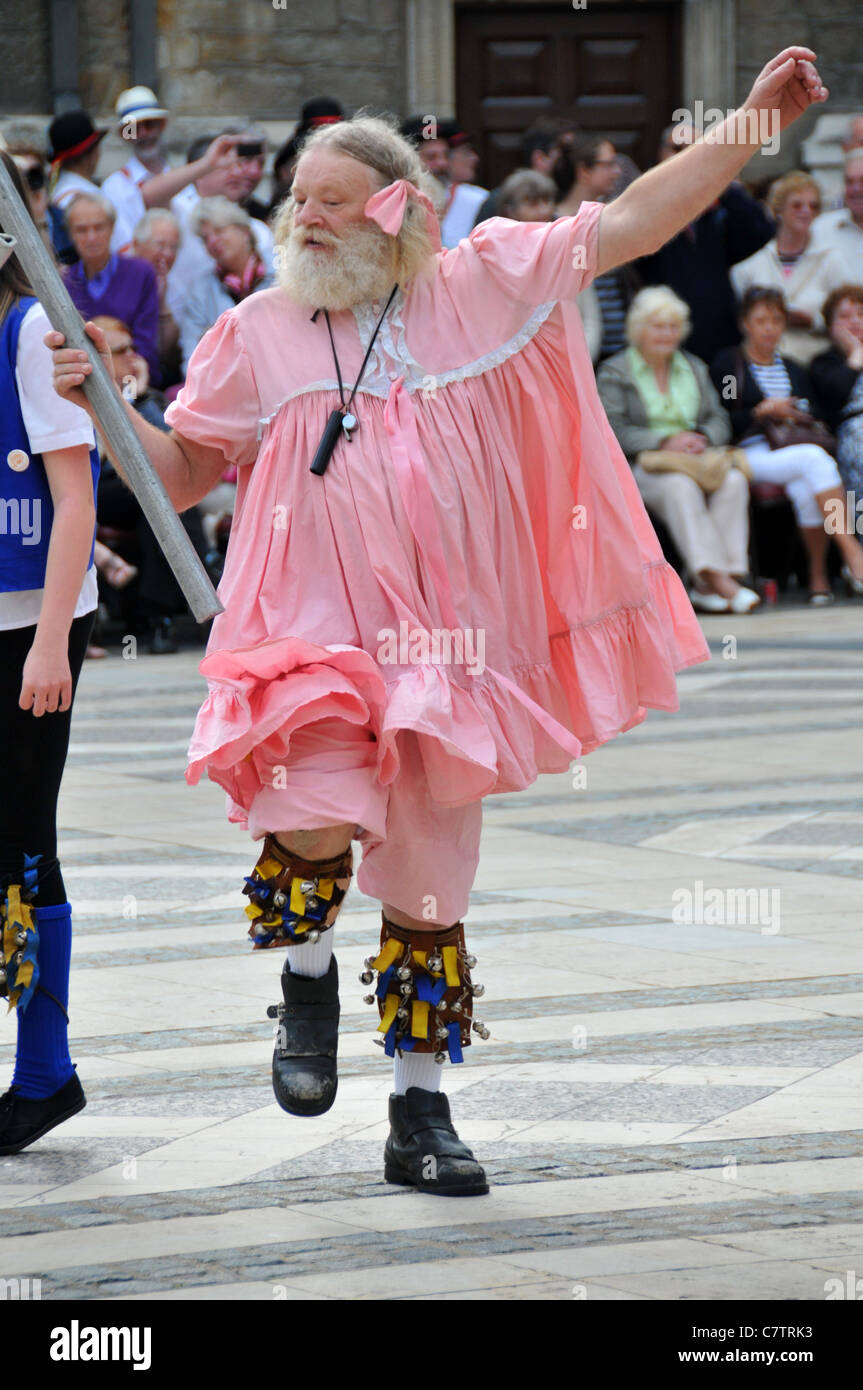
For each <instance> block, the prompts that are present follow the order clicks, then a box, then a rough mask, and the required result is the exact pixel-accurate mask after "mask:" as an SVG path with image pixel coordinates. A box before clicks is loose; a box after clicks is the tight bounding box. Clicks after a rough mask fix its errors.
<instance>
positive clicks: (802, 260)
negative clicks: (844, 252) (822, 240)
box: [731, 170, 843, 366]
mask: <svg viewBox="0 0 863 1390" xmlns="http://www.w3.org/2000/svg"><path fill="white" fill-rule="evenodd" d="M769 205H770V211H771V212H772V213H773V216H774V217H775V218H776V236H775V237H773V238H772V240H770V241H768V243H767V245H766V246H763V247H762V248H761V250H760V251H756V253H755V255H754V256H750V257H749V258H748V259H747V260H745V261H741V262H740V264H739V265H736V266H735V267H734V269H733V270H732V272H731V280H732V283H733V285H734V288H735V290H736V291H737V294H738V295H739V296H741V297H742V295H743V293H744V291H746V290H748V289H751V288H752V287H753V286H754V285H771V286H772V287H773V288H775V289H778V290H781V291H782V294H783V296H784V298H785V303H786V306H787V315H788V317H787V326H786V329H785V333H784V335H783V338H782V341H781V343H780V344H779V351H780V352H781V353H783V354H784V355H785V356H786V357H793V358H795V359H796V361H798V362H800V363H802V364H803V365H804V366H805V365H806V364H807V363H809V362H811V361H812V358H813V357H814V356H815V354H816V353H817V352H822V351H823V350H824V349H825V348H827V347H828V346H829V339H828V336H827V331H826V329H825V327H824V320H823V319H822V317H821V305H822V304H823V303H824V299H825V296H826V295H828V294H829V293H830V291H831V290H834V289H836V288H837V287H838V286H839V285H841V284H842V279H843V276H842V262H841V260H840V259H839V257H838V256H837V255H836V253H835V251H831V250H829V249H827V248H824V249H822V250H814V249H813V247H812V236H811V233H812V223H813V222H814V221H815V218H816V217H817V216H818V213H819V212H820V211H821V190H820V189H819V187H818V184H817V183H816V182H815V180H814V179H813V178H812V175H811V174H804V173H801V172H800V171H799V170H794V171H793V172H792V173H790V174H785V175H783V177H782V178H781V179H777V180H776V182H775V183H774V184H773V186H772V188H771V190H770V196H769Z"/></svg>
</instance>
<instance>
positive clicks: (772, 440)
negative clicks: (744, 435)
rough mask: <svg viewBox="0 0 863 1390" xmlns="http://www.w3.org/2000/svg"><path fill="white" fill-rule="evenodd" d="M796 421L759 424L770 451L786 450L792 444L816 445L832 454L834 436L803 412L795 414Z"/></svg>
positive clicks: (819, 421)
mask: <svg viewBox="0 0 863 1390" xmlns="http://www.w3.org/2000/svg"><path fill="white" fill-rule="evenodd" d="M797 416H798V418H797V419H796V420H771V419H770V418H769V417H768V418H767V419H765V420H762V422H761V430H762V433H763V435H764V438H765V439H766V440H767V443H768V444H769V445H770V447H771V449H788V448H790V447H791V445H792V444H817V445H818V446H819V448H821V449H826V450H827V453H828V454H832V453H834V452H835V449H836V436H835V435H833V434H831V433H830V431H829V430H828V428H827V426H826V425H825V424H824V423H823V422H822V421H821V420H816V419H815V416H814V415H810V414H809V413H808V412H807V411H805V410H800V411H798V412H797Z"/></svg>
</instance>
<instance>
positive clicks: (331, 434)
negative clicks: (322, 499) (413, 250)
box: [311, 285, 398, 475]
mask: <svg viewBox="0 0 863 1390" xmlns="http://www.w3.org/2000/svg"><path fill="white" fill-rule="evenodd" d="M397 289H398V285H393V287H392V290H391V291H390V297H389V299H388V300H387V302H386V304H385V305H384V310H383V313H382V314H381V316H380V318H379V319H378V321H377V324H376V325H375V331H374V333H373V334H372V336H371V340H370V342H369V345H368V347H367V348H366V355H365V357H364V358H363V364H362V366H361V367H360V370H359V373H358V374H357V379H356V381H355V382H354V387H353V390H352V391H351V394H350V396H349V397H348V399H347V401H346V400H345V387H344V382H343V381H342V369H341V367H340V366H339V357H338V353H337V352H336V343H335V339H334V338H333V329H332V324H331V323H330V316H329V312H328V311H327V310H326V309H325V310H324V318H325V319H326V321H327V332H328V333H329V335H330V346H331V347H332V350H333V361H334V363H335V365H336V379H337V381H338V383H339V399H340V401H341V403H342V404H341V406H340V408H339V409H338V410H334V411H333V413H332V414H331V416H330V418H329V420H328V421H327V424H326V428H325V430H324V432H323V434H322V436H321V442H320V444H319V445H318V448H317V452H316V454H315V457H314V458H313V460H312V463H311V471H312V473H317V474H318V475H320V474H322V473H325V472H326V468H327V464H328V463H329V461H330V459H331V458H332V456H333V450H334V449H335V447H336V445H337V443H338V442H339V439H340V437H341V435H342V434H344V435H345V437H346V439H347V441H348V443H349V444H350V443H351V430H355V429H356V428H357V427H358V425H359V421H358V420H357V418H356V416H355V415H352V414H351V406H352V405H353V403H354V396H355V395H356V394H357V389H358V387H359V384H360V382H361V381H362V379H363V373H364V372H365V369H366V367H367V366H368V361H369V358H370V357H371V355H372V348H373V347H374V345H375V340H376V338H377V336H378V333H379V332H380V329H381V324H382V323H383V321H384V319H385V318H386V314H387V310H388V309H389V307H390V305H391V304H392V302H393V300H394V299H395V295H396V290H397ZM319 313H320V310H319V309H316V310H315V312H314V314H313V315H312V323H314V321H315V319H316V318H317V316H318V314H319Z"/></svg>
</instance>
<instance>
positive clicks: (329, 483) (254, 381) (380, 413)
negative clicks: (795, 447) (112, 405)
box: [166, 203, 709, 838]
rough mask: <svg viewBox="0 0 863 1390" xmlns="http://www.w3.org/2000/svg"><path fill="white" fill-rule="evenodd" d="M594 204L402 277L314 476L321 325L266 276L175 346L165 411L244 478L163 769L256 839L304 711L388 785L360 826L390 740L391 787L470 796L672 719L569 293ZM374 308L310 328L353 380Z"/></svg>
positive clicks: (653, 570) (478, 243)
mask: <svg viewBox="0 0 863 1390" xmlns="http://www.w3.org/2000/svg"><path fill="white" fill-rule="evenodd" d="M601 211H602V209H601V207H600V205H599V204H596V203H585V204H582V206H581V208H580V209H579V212H578V214H577V215H576V216H575V217H574V218H560V219H558V220H557V221H554V222H551V223H548V224H535V223H516V222H509V221H504V220H502V219H493V220H492V221H490V222H486V223H483V224H482V225H481V226H479V227H478V228H476V229H475V230H474V232H473V233H472V234H471V236H470V237H469V238H468V239H467V240H465V241H462V242H461V243H460V244H459V245H458V246H457V247H455V248H453V249H451V250H445V251H443V252H442V253H441V254H440V255H439V256H438V258H437V268H436V273H435V274H434V275H433V276H431V277H428V278H419V279H417V280H416V281H415V282H414V283H413V284H412V286H411V287H410V289H409V291H408V293H407V294H406V295H405V294H402V293H401V292H399V293H398V295H397V297H396V300H395V301H394V304H393V306H392V308H391V310H390V313H389V314H388V316H387V319H386V321H385V323H384V326H383V328H382V329H381V332H380V334H379V337H378V340H377V344H376V346H375V349H374V351H373V354H372V357H371V359H370V361H369V365H368V367H367V369H366V373H365V376H364V378H363V383H362V386H361V387H360V390H359V392H358V393H357V397H356V400H355V402H354V407H353V410H354V414H355V415H356V416H357V418H358V420H359V426H358V429H357V430H356V432H355V433H354V436H353V439H352V440H351V442H350V443H348V442H347V441H340V442H339V444H338V445H337V447H336V451H335V453H334V455H333V458H332V460H331V462H330V464H329V467H328V469H327V471H326V473H325V475H324V476H323V477H318V476H316V475H314V474H312V473H311V472H310V471H309V464H310V462H311V460H312V457H313V456H314V453H315V450H316V448H317V445H318V443H319V440H320V436H321V433H322V431H323V427H324V425H325V423H326V421H327V418H328V416H329V414H330V412H331V410H333V409H334V408H335V407H336V406H337V405H338V403H339V397H338V391H337V384H336V376H335V370H334V365H333V356H332V350H331V347H330V342H329V337H328V334H327V329H326V324H325V322H324V319H323V315H319V317H318V320H317V322H315V323H312V322H311V315H310V312H309V310H307V309H302V308H300V307H298V306H297V305H295V304H293V303H292V302H291V301H290V300H289V299H288V298H287V297H286V296H285V295H284V293H283V292H282V291H281V290H278V289H273V290H266V291H263V292H260V293H258V294H255V295H253V296H251V297H250V298H248V299H246V300H244V301H243V302H242V303H241V304H239V305H238V306H237V307H236V308H234V309H231V310H229V311H228V312H227V313H225V314H223V315H222V317H221V318H220V319H219V320H218V322H217V323H216V324H215V325H214V327H213V328H212V329H210V331H209V332H208V333H207V334H206V335H205V337H204V338H203V339H202V341H201V342H200V344H199V345H198V347H197V349H196V351H195V353H194V355H193V357H192V360H191V364H190V367H189V374H188V380H187V383H186V385H185V387H184V388H183V390H182V391H181V392H180V395H179V397H178V398H177V400H176V402H174V404H172V405H171V406H170V408H169V410H168V412H167V416H166V418H167V420H168V422H169V424H170V425H171V426H172V427H173V428H174V429H176V430H177V432H178V433H179V434H181V435H183V436H185V437H186V438H189V439H192V440H195V441H197V442H199V443H201V444H204V445H209V446H210V447H213V448H218V449H220V450H222V452H223V453H224V455H225V458H226V460H227V461H228V463H231V464H235V465H236V466H237V468H238V470H239V481H238V494H237V507H236V512H235V518H234V526H233V530H232V533H231V539H230V545H229V550H228V556H227V563H226V566H225V573H224V577H223V579H222V583H221V585H220V589H219V594H220V597H221V600H222V603H223V604H224V606H225V612H224V613H222V614H220V615H219V617H217V618H216V620H215V622H214V624H213V629H212V635H211V638H210V642H209V647H208V651H207V655H206V657H205V658H204V660H203V661H202V663H201V671H202V673H203V674H204V675H205V676H206V678H207V682H208V686H209V695H208V698H207V699H206V701H205V703H204V705H203V707H202V709H201V711H200V713H199V715H198V719H197V723H196V725H195V730H194V734H193V737H192V741H191V745H190V749H189V765H188V768H187V772H186V777H187V780H188V781H189V782H193V783H194V782H197V781H198V780H199V778H200V777H201V775H202V774H203V773H204V772H205V771H206V772H207V774H208V775H209V776H210V778H212V779H213V780H215V781H216V782H218V783H219V784H220V785H221V786H223V787H224V788H225V790H226V792H227V793H228V813H229V816H230V818H231V819H232V820H235V821H237V822H239V823H240V824H242V825H244V826H246V825H248V826H249V828H250V829H251V830H252V833H253V834H258V835H260V834H263V832H264V829H265V828H267V827H266V817H269V819H270V825H269V828H271V829H278V828H289V827H291V826H292V825H293V826H295V828H299V825H298V824H297V822H296V821H293V822H292V821H291V820H290V817H288V819H286V820H285V821H284V824H283V826H279V825H278V824H274V823H273V821H272V817H273V815H274V811H275V808H274V802H273V797H274V794H277V792H278V789H275V792H274V788H273V785H272V784H273V778H272V776H271V769H272V767H273V766H274V765H278V764H279V760H280V759H281V762H282V763H284V762H285V760H286V759H287V758H289V755H290V748H291V735H292V734H293V735H295V736H296V735H297V734H298V731H301V730H302V729H304V728H306V729H307V726H308V725H309V724H311V723H313V722H317V721H321V720H328V721H330V722H329V723H328V724H327V725H326V726H324V727H325V728H327V729H332V728H335V727H336V726H335V725H334V724H333V722H332V721H333V720H336V719H341V720H347V721H348V722H349V723H350V722H353V724H355V725H356V726H357V727H359V726H363V727H365V729H366V730H367V731H369V733H370V736H371V737H372V739H373V742H372V744H371V746H370V748H369V750H368V758H367V762H368V761H369V760H370V761H371V764H372V767H373V775H374V779H375V785H376V787H377V788H378V789H379V790H380V791H381V792H382V793H384V796H383V800H381V801H378V802H377V803H376V805H377V809H375V807H372V806H370V809H369V819H368V820H366V821H364V822H361V823H363V824H365V825H366V826H367V828H368V829H369V830H370V831H371V832H373V833H374V835H375V836H377V837H379V838H380V837H382V836H385V834H386V825H385V823H384V821H383V818H382V813H381V810H380V808H381V807H384V808H385V806H386V797H385V791H386V788H387V787H389V786H392V785H393V784H394V782H395V780H396V779H397V778H398V775H399V770H400V762H401V761H402V759H401V753H400V750H401V749H402V748H403V747H404V743H403V740H404V738H405V734H404V732H403V731H413V732H414V733H415V734H416V735H417V741H418V746H419V749H420V751H421V759H416V758H414V757H412V758H411V768H412V769H413V771H412V772H411V774H410V775H411V776H414V777H416V776H418V775H419V776H422V777H424V778H425V779H426V782H427V790H428V792H429V793H430V795H431V797H432V798H433V799H434V801H435V802H436V803H438V804H440V805H443V806H449V807H458V806H466V805H468V804H470V803H473V802H477V801H478V800H479V799H480V798H482V797H484V796H487V795H489V794H490V793H493V792H509V791H516V790H520V789H522V788H524V787H527V786H529V785H530V784H531V782H533V781H534V779H535V778H536V776H537V775H538V773H540V772H562V771H565V770H566V769H567V768H568V767H569V764H570V762H571V760H572V759H573V758H576V757H578V756H580V754H581V753H588V752H590V751H591V750H592V749H594V748H596V747H598V746H599V745H600V744H602V743H605V742H606V741H607V740H608V739H611V738H614V736H615V735H616V734H618V733H620V732H622V731H623V730H625V729H629V728H632V726H633V725H635V724H638V723H640V722H641V721H642V720H643V719H644V718H645V715H646V711H647V709H648V707H652V708H656V709H664V710H675V709H677V707H678V700H677V690H676V682H675V679H674V672H675V671H677V670H680V669H682V668H683V667H686V666H689V665H692V664H693V663H695V662H700V661H705V660H707V659H708V656H709V652H708V648H707V646H706V643H705V641H704V637H703V635H702V632H701V629H700V627H699V624H698V621H697V619H696V617H695V615H694V613H693V611H692V608H691V606H690V604H689V601H688V599H687V597H686V593H685V591H684V589H683V586H682V584H681V582H680V580H679V579H678V577H677V575H676V574H675V572H674V570H673V569H671V568H670V566H669V565H668V564H667V563H666V562H665V560H664V559H663V557H662V553H661V550H660V548H659V544H658V542H657V539H656V536H655V533H654V531H653V528H652V526H651V524H650V521H649V520H648V517H647V514H646V512H645V509H644V505H643V503H642V501H641V498H640V495H639V492H638V489H637V487H636V484H635V482H634V480H633V478H632V473H631V470H630V468H629V466H628V464H627V462H626V460H625V458H624V456H623V454H622V452H621V450H620V448H619V446H618V444H617V442H616V440H615V437H614V435H613V434H612V431H611V428H610V426H609V424H608V421H607V420H606V417H605V414H604V411H603V409H602V406H601V404H600V401H599V397H598V395H597V392H596V387H595V384H594V374H593V369H592V366H591V362H590V358H589V356H588V353H587V349H586V347H585V343H584V335H583V332H582V328H581V320H580V317H579V313H578V310H577V308H576V306H575V304H574V300H575V296H576V295H577V294H578V292H579V291H580V290H581V289H583V288H584V287H585V286H586V285H587V284H589V283H590V280H591V279H592V277H593V274H594V272H595V266H596V241H597V233H598V224H599V217H600V213H601ZM382 307H383V306H382V305H378V306H375V305H369V304H365V305H361V306H358V307H357V308H356V309H354V310H345V311H342V312H338V313H333V314H331V315H330V318H331V322H332V327H333V333H334V337H335V342H336V348H337V351H338V357H339V362H340V364H341V370H342V376H343V379H344V381H345V382H346V383H347V384H348V387H350V386H352V385H353V382H354V380H355V378H356V375H357V372H358V370H359V367H360V363H361V361H362V357H363V354H364V351H365V348H366V345H367V344H368V342H369V339H370V337H371V333H372V330H373V327H374V324H375V322H376V319H377V313H378V312H379V310H380V308H382ZM423 634H425V635H426V638H428V639H429V640H426V641H425V645H424V638H423ZM429 634H430V635H431V636H430V638H429ZM435 634H443V636H439V637H438V638H437V639H436V640H437V642H438V646H437V647H436V646H435V641H434V640H432V639H435ZM446 634H450V639H452V634H462V638H463V640H464V642H465V644H466V646H465V654H464V659H463V660H462V661H461V662H459V660H458V657H459V655H460V654H461V653H460V650H459V648H458V646H457V645H456V647H455V649H454V651H453V652H450V653H449V654H450V655H451V656H453V657H454V659H453V660H451V661H450V662H449V663H447V662H446V659H445V658H446V655H447V652H446V641H447V638H446ZM441 643H443V645H441ZM480 643H482V644H484V650H483V652H482V659H481V661H480V660H478V659H477V658H476V654H477V651H478V647H479V644H480ZM471 655H472V656H473V657H474V660H473V662H472V664H471V663H469V661H468V657H469V656H471ZM469 667H470V669H469ZM480 667H481V669H480ZM332 756H333V757H334V758H336V759H337V753H336V752H333V753H332ZM334 765H335V764H334ZM417 768H420V769H421V771H420V772H419V773H418V772H417V770H416V769H417ZM405 771H406V772H407V768H406V769H405ZM331 785H332V787H333V788H336V783H335V782H332V783H331ZM286 794H287V795H288V796H290V795H291V792H290V789H288V790H287V792H286ZM330 795H331V796H334V800H333V802H332V810H333V816H331V817H330V820H331V821H332V819H333V817H334V819H335V820H336V821H342V820H345V819H349V817H347V816H345V815H344V814H339V813H338V811H339V798H338V795H337V792H336V791H334V792H331V793H330ZM256 806H257V807H258V809H259V810H261V808H262V807H263V806H266V816H265V817H264V819H263V821H262V820H261V818H260V817H259V816H258V815H257V814H256V811H255V808H256ZM316 809H317V810H318V811H319V810H320V806H318V807H317V808H316ZM358 819H359V817H358ZM312 823H314V821H313V822H312ZM317 823H318V824H325V823H326V821H321V820H318V822H317Z"/></svg>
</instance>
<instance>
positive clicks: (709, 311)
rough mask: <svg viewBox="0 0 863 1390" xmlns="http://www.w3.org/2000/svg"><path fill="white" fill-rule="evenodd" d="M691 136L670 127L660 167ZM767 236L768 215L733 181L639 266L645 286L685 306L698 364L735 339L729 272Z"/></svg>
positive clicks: (684, 127) (683, 128) (688, 129)
mask: <svg viewBox="0 0 863 1390" xmlns="http://www.w3.org/2000/svg"><path fill="white" fill-rule="evenodd" d="M695 137H696V132H695V129H694V127H693V126H692V125H691V124H686V123H677V124H675V125H671V126H669V127H668V128H667V130H666V131H665V132H664V133H663V137H662V143H661V145H660V150H659V160H660V163H662V162H663V161H664V160H666V159H673V158H674V156H675V155H676V154H677V153H678V152H679V151H680V150H681V149H684V148H685V147H686V146H687V145H688V144H691V143H692V141H693V140H694V139H695ZM772 235H773V223H772V221H771V219H770V217H769V216H768V215H767V214H766V213H765V211H764V209H763V208H761V207H760V206H759V204H758V203H757V202H756V201H755V199H754V198H752V197H750V195H749V194H748V193H747V192H746V189H745V188H744V187H743V185H742V184H741V183H739V182H738V181H737V180H734V181H733V182H732V183H730V184H729V185H728V187H727V188H726V189H725V191H724V192H723V193H721V194H720V195H719V197H718V198H717V199H716V202H715V203H714V204H713V206H712V207H709V208H708V209H707V211H706V212H703V213H702V214H701V216H700V217H697V218H696V219H695V221H694V222H691V223H690V224H689V226H688V227H685V228H684V229H683V231H682V232H678V234H677V236H675V237H672V238H671V240H670V241H667V242H666V243H665V245H664V246H662V247H660V249H659V250H658V251H657V252H655V253H654V255H652V256H644V257H642V259H641V260H640V261H639V262H638V270H639V273H640V274H641V276H642V278H643V280H644V282H645V283H646V284H648V285H669V286H670V287H671V289H673V290H674V291H675V293H676V294H678V295H679V296H680V298H681V299H683V300H684V301H685V302H686V303H687V304H688V305H689V312H690V314H691V315H692V331H691V333H690V335H689V337H688V338H687V340H686V342H687V350H688V351H689V352H694V353H695V354H696V355H697V356H698V357H700V358H702V359H703V361H705V362H712V361H713V359H714V357H715V356H716V354H717V352H719V351H720V350H721V349H722V348H724V347H728V346H729V344H731V343H737V342H739V341H740V333H739V330H738V327H737V301H736V299H735V294H734V290H733V288H732V284H731V279H730V277H729V271H730V269H731V267H732V266H733V265H736V264H737V262H738V261H742V260H744V259H745V258H746V257H747V256H751V255H752V254H753V253H754V252H755V251H757V250H758V249H759V247H761V246H763V245H764V243H765V242H766V241H769V240H770V238H771V236H772Z"/></svg>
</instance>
